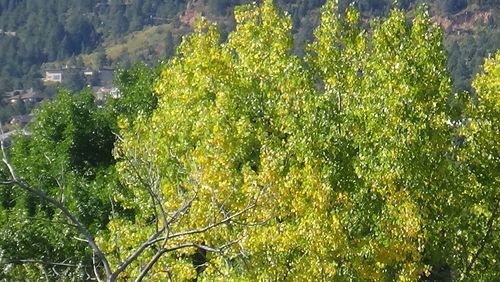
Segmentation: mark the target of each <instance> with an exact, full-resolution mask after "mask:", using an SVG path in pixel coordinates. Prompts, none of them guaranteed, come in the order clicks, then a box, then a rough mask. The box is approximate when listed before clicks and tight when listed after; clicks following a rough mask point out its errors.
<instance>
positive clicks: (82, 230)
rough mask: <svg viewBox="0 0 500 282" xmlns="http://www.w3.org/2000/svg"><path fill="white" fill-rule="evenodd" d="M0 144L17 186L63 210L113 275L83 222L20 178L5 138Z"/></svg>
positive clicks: (107, 273) (105, 268)
mask: <svg viewBox="0 0 500 282" xmlns="http://www.w3.org/2000/svg"><path fill="white" fill-rule="evenodd" d="M0 131H1V133H2V134H3V128H2V126H1V125H0ZM0 145H1V149H2V154H3V162H4V164H5V165H6V166H7V169H8V170H9V174H10V178H11V181H12V183H13V184H16V185H17V186H19V187H21V188H22V189H24V190H26V191H28V192H29V193H31V194H33V195H35V196H37V197H39V198H41V199H42V200H44V201H46V202H48V203H50V204H51V205H53V206H54V207H56V208H58V209H59V210H61V212H62V213H63V214H64V215H65V216H66V217H67V218H68V219H69V221H70V222H71V223H72V224H73V225H75V227H76V229H77V230H78V231H79V232H80V233H81V234H82V235H83V236H84V237H85V238H86V239H87V242H88V244H89V245H90V247H91V248H92V249H93V251H94V252H95V253H96V255H97V256H98V257H99V259H100V260H101V262H102V264H103V266H104V270H105V272H106V276H108V277H109V276H111V268H110V266H109V263H108V260H107V259H106V256H105V255H104V254H103V253H102V251H101V249H100V248H99V246H98V245H97V244H96V243H95V241H94V238H93V237H92V236H91V235H90V233H89V231H88V230H87V228H85V226H83V224H81V223H80V221H79V220H78V219H77V218H76V217H75V216H74V215H73V214H72V213H71V212H70V211H69V210H68V209H67V208H66V207H65V206H64V205H63V204H62V203H60V202H59V201H57V200H54V199H53V198H52V197H50V196H49V195H47V194H46V193H45V192H44V191H42V190H38V189H34V188H33V187H31V186H30V185H28V184H27V183H25V182H24V181H22V180H20V179H18V178H17V176H16V173H15V171H14V168H13V167H12V165H11V164H10V162H9V159H8V157H7V153H6V151H5V146H4V140H3V138H2V139H1V140H0Z"/></svg>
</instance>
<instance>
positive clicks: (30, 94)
mask: <svg viewBox="0 0 500 282" xmlns="http://www.w3.org/2000/svg"><path fill="white" fill-rule="evenodd" d="M45 98H47V97H45V95H43V94H42V93H40V92H38V91H33V88H30V89H28V90H26V91H25V93H23V94H21V96H20V100H21V101H23V102H24V103H40V102H41V101H43V100H44V99H45Z"/></svg>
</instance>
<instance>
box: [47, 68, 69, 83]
mask: <svg viewBox="0 0 500 282" xmlns="http://www.w3.org/2000/svg"><path fill="white" fill-rule="evenodd" d="M63 73H64V71H63V70H62V69H54V70H45V77H44V79H43V81H44V82H59V83H62V80H63Z"/></svg>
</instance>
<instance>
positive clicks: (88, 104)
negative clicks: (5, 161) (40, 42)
mask: <svg viewBox="0 0 500 282" xmlns="http://www.w3.org/2000/svg"><path fill="white" fill-rule="evenodd" d="M113 3H114V4H116V3H115V2H113ZM374 3H375V2H374ZM377 3H378V2H377ZM311 5H314V3H312V4H311ZM117 9H118V7H117ZM120 9H121V8H120ZM234 15H235V20H236V29H235V31H233V32H231V33H230V34H229V35H228V38H227V41H225V42H223V40H221V35H220V32H219V31H218V30H217V28H216V27H215V26H214V25H211V24H209V23H207V22H206V21H204V20H202V19H199V20H198V21H197V23H196V28H195V31H194V33H193V34H192V35H190V36H189V37H186V38H185V39H184V40H183V42H182V43H181V45H180V47H179V48H178V50H177V51H176V55H175V56H174V57H173V58H172V59H171V60H170V61H169V62H167V63H166V64H164V65H163V66H161V67H160V68H159V69H150V68H148V67H146V66H144V65H136V66H134V67H133V68H132V69H129V70H124V71H122V72H120V74H119V75H118V82H117V83H118V86H119V88H120V91H121V93H122V97H121V98H120V99H117V100H113V101H111V102H110V104H109V105H107V106H106V107H105V108H102V109H101V108H98V107H96V106H95V105H94V103H93V100H92V98H91V95H90V94H89V93H83V94H80V95H79V96H71V95H69V94H68V93H66V94H65V93H62V94H60V95H59V97H58V98H57V100H55V101H54V102H53V103H49V104H46V105H45V106H44V107H42V109H41V110H40V112H39V113H38V114H37V120H36V123H35V125H34V126H33V128H32V131H33V134H32V135H31V136H30V137H28V138H19V139H17V140H16V141H15V143H14V147H13V148H12V152H11V154H12V158H13V163H14V165H15V166H16V168H18V170H19V174H20V175H21V176H22V177H23V178H25V179H26V180H27V181H28V182H29V183H31V184H32V185H33V186H35V187H41V188H43V189H44V190H45V191H47V192H48V193H50V195H52V196H53V197H57V198H58V199H61V201H64V203H65V204H66V205H67V206H68V207H69V208H70V210H71V211H72V212H74V213H75V214H77V215H78V218H79V219H80V220H81V221H82V222H83V223H84V224H85V225H86V226H88V227H89V229H90V230H91V231H92V232H93V233H94V234H95V233H97V239H96V241H97V243H98V244H99V246H100V247H101V248H102V250H103V251H104V253H105V254H106V255H107V257H108V260H109V262H110V264H111V266H112V268H113V269H116V268H117V267H118V266H119V263H120V262H121V261H122V260H123V258H125V257H128V256H129V255H131V254H133V253H134V251H135V250H136V249H137V247H138V246H140V245H141V244H143V243H144V242H146V241H147V240H148V238H150V236H151V234H155V232H156V231H157V230H158V228H159V226H162V224H165V222H166V221H167V219H166V218H161V217H160V216H159V214H161V213H165V214H167V215H169V216H173V217H172V218H173V219H172V221H171V222H169V224H168V225H167V226H168V230H166V234H167V235H166V236H167V239H166V240H165V241H164V243H163V245H157V244H153V243H152V244H151V245H152V246H153V247H151V248H148V249H147V250H146V251H145V252H144V253H142V254H141V255H140V256H138V257H137V258H136V259H135V260H133V261H132V262H131V264H130V266H129V267H128V268H126V269H125V271H124V272H123V273H122V275H121V277H120V278H121V279H124V280H127V279H131V278H133V277H136V276H137V275H139V273H140V272H141V271H142V270H143V269H145V268H144V266H145V265H146V264H147V263H148V262H149V261H150V260H151V259H154V257H153V256H154V254H155V252H156V248H158V250H162V249H163V250H170V251H168V252H167V251H166V252H165V253H164V254H163V255H162V256H160V257H158V260H157V261H155V264H154V266H153V268H152V270H151V271H150V272H149V276H148V279H150V280H166V279H170V280H174V281H182V280H194V279H199V280H205V281H213V280H217V279H224V280H234V281H253V280H279V281H281V280H285V281H288V280H292V281H295V280H299V281H302V280H304V281H310V280H314V281H315V280H333V281H425V280H431V281H436V280H440V281H452V280H463V281H491V280H494V279H495V278H496V277H495V276H497V275H498V272H499V269H498V258H497V255H496V251H497V250H498V248H499V247H500V246H499V243H500V241H499V240H498V238H500V236H498V235H499V234H498V230H499V227H500V226H499V212H498V206H499V196H500V195H499V192H500V191H499V189H498V187H499V183H498V181H499V178H498V170H499V169H498V145H497V143H498V141H497V140H499V137H500V136H498V133H499V132H500V130H499V124H498V122H499V121H498V117H499V116H500V113H499V112H498V109H499V108H500V104H499V101H500V97H499V93H500V84H499V83H500V53H497V55H496V57H495V58H491V59H488V60H486V62H485V65H484V73H482V74H480V75H478V76H477V78H476V80H475V81H474V83H473V87H474V89H475V93H476V95H477V101H474V100H472V99H470V98H469V97H470V95H469V93H466V92H464V93H459V94H456V95H453V92H452V81H451V78H450V74H449V72H448V70H447V53H446V52H445V49H444V44H443V32H442V31H441V29H439V28H437V27H436V26H435V25H433V24H432V23H431V20H430V16H429V14H428V12H427V9H426V8H425V7H420V8H418V9H417V12H416V13H415V15H414V17H413V18H412V19H411V21H409V20H408V19H407V16H406V15H405V13H404V12H403V11H402V10H399V9H396V8H395V9H392V10H391V11H390V12H389V14H388V16H387V17H386V18H381V19H376V20H372V21H370V23H369V24H370V28H369V30H370V32H367V31H366V30H365V28H364V25H363V20H362V16H361V13H360V12H359V11H358V10H357V9H356V8H355V6H354V5H349V6H348V7H346V8H345V9H344V7H341V8H339V7H338V5H337V1H334V0H331V1H327V2H326V4H325V5H324V6H323V8H322V10H321V24H320V25H319V27H318V28H317V29H316V30H315V32H314V37H315V40H314V42H313V43H311V44H310V45H309V46H308V47H307V49H306V51H305V56H304V58H303V59H302V58H299V57H298V56H296V55H294V54H293V53H292V48H294V42H293V30H292V22H293V18H292V16H288V15H287V14H286V13H283V12H281V11H279V10H278V9H277V8H276V7H275V6H274V5H273V3H272V1H271V0H265V1H264V2H263V4H261V5H257V4H249V5H243V6H240V7H238V8H237V9H236V10H235V12H234ZM453 96H454V97H453ZM452 98H454V99H452ZM115 123H116V125H117V126H118V128H119V129H118V130H119V132H118V135H119V136H120V137H119V140H118V141H117V143H116V144H115V147H114V149H113V153H114V159H113V158H112V156H111V148H112V146H113V142H114V137H113V135H112V132H111V128H114V127H115ZM115 160H116V163H115ZM115 170H116V171H115ZM6 189H7V190H6ZM6 189H5V188H3V190H2V191H1V192H2V193H1V194H0V195H2V209H1V210H0V220H1V222H2V224H5V225H3V226H10V225H13V226H14V227H15V228H13V229H12V230H14V232H17V233H19V232H21V230H23V228H26V226H25V225H23V223H25V222H26V221H23V222H15V219H16V218H20V219H25V218H37V219H38V218H43V219H47V220H48V221H49V222H50V223H54V222H55V220H59V219H60V215H59V213H58V211H57V210H54V209H53V207H50V206H48V205H44V204H41V203H39V202H38V200H37V199H34V198H33V197H30V195H25V194H23V193H21V192H17V191H18V190H17V188H16V187H7V188H6ZM108 201H109V202H108ZM107 203H111V204H112V207H113V208H114V207H115V206H116V209H112V211H111V215H110V216H109V217H108V214H109V213H110V209H111V208H112V207H110V206H109V205H108V204H107ZM253 203H256V205H255V206H253ZM182 207H185V208H184V209H183V208H182ZM249 207H250V208H249ZM158 208H160V209H161V210H159V209H158ZM175 211H178V212H177V213H176V212H175ZM238 211H244V212H242V213H241V214H240V215H239V216H238V217H235V218H232V219H231V220H230V221H228V222H226V223H225V224H221V225H217V226H215V227H214V228H210V229H204V228H205V227H206V226H211V224H214V223H216V222H220V221H221V220H224V219H225V218H228V217H229V216H230V215H232V214H235V213H238ZM104 225H106V226H104ZM29 227H30V228H32V229H29V232H28V233H27V234H22V235H23V236H20V235H19V236H18V237H19V238H20V239H19V240H18V241H15V240H14V239H11V240H6V241H4V242H2V244H3V245H0V246H2V248H5V249H7V248H8V246H12V244H18V245H20V246H23V248H22V251H23V252H21V254H23V255H25V256H32V257H38V256H39V257H42V256H43V257H45V256H46V253H49V254H50V256H48V257H50V258H51V260H58V261H60V260H61V259H60V258H61V256H63V255H64V254H65V253H67V252H72V251H73V253H74V254H78V257H76V255H75V256H68V257H71V258H79V259H80V262H81V264H80V265H83V267H81V268H77V270H76V272H74V274H68V275H70V276H73V277H78V275H79V274H77V273H83V272H85V271H86V268H85V265H88V263H87V261H88V260H89V254H88V251H87V250H86V249H85V248H84V247H82V248H79V247H78V245H74V244H73V245H71V246H73V247H69V245H68V244H70V242H68V241H69V239H68V236H62V235H60V234H62V233H64V232H66V233H65V234H66V235H67V234H72V233H71V232H73V231H70V229H69V228H64V227H61V226H57V228H54V229H51V228H49V226H47V225H40V227H39V225H35V224H29ZM7 228H8V227H7ZM7 228H2V229H1V230H0V235H1V236H2V239H3V238H8V236H9V235H10V234H11V233H9V232H11V229H7ZM58 228H61V229H58ZM54 230H57V232H55V231H54ZM193 230H205V231H200V232H191V233H190V232H189V231H193ZM186 232H187V233H186ZM40 234H43V235H40ZM172 234H184V235H183V236H175V237H174V236H173V237H170V238H169V237H168V236H171V235H172ZM59 236H61V237H59ZM14 238H15V237H14ZM43 240H48V242H46V243H47V244H54V245H57V246H59V245H58V244H59V243H60V244H61V245H60V248H57V246H55V247H53V248H51V249H47V250H39V251H37V250H34V249H32V248H31V246H27V244H28V242H30V241H35V242H39V241H43ZM19 242H20V243H19ZM191 243H194V244H201V245H206V246H223V248H221V249H220V251H218V252H213V253H210V252H205V251H202V250H200V248H199V247H198V248H196V246H195V245H194V244H191ZM184 244H188V246H192V247H189V248H176V246H183V245H184ZM190 244H191V245H190ZM75 246H76V247H75ZM52 249H53V250H55V251H54V252H51V251H50V250H52ZM0 250H3V249H0ZM59 251H60V252H59ZM4 253H5V254H8V256H10V257H9V258H8V259H10V260H14V259H18V258H17V257H13V256H14V254H13V253H11V252H10V253H9V252H6V251H3V252H1V254H2V256H5V255H4ZM160 254H161V253H160ZM2 259H3V257H2ZM153 261H154V260H153ZM12 265H13V263H11V264H9V266H10V267H12ZM40 267H41V266H40V265H33V266H32V267H31V268H26V270H23V269H22V268H20V267H15V266H14V267H12V268H10V269H12V270H11V272H10V273H6V274H4V273H2V275H10V276H5V277H7V279H8V278H10V277H19V276H20V275H22V273H23V271H25V272H26V273H27V274H28V275H31V276H29V277H35V275H39V273H40V272H41V271H43V270H45V269H41V268H40ZM9 271H10V270H9ZM50 275H54V274H52V273H51V274H50Z"/></svg>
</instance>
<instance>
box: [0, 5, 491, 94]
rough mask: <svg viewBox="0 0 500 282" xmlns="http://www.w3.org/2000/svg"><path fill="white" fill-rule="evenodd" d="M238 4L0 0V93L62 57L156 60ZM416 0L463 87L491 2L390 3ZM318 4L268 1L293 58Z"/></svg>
mask: <svg viewBox="0 0 500 282" xmlns="http://www.w3.org/2000/svg"><path fill="white" fill-rule="evenodd" d="M245 2H251V1H243V0H239V1H227V0H205V1H203V0H197V1H180V0H143V1H125V0H111V1H107V0H85V1H78V0H69V1H63V0H47V1H42V0H30V1H27V0H1V1H0V50H1V52H0V66H1V67H0V93H4V92H5V91H11V90H13V89H22V88H24V89H27V88H29V87H35V88H36V89H40V90H41V89H43V85H42V82H41V80H40V79H41V78H42V75H43V74H42V72H41V70H40V67H41V65H42V64H44V63H50V62H65V63H67V59H69V58H71V57H74V56H79V55H82V54H92V53H93V54H94V56H93V58H94V61H92V62H90V61H89V60H85V61H84V63H85V64H87V65H91V64H93V65H95V64H100V65H103V64H104V65H106V64H123V63H125V64H126V65H129V62H131V61H132V62H133V61H135V60H138V59H140V60H143V61H144V60H146V61H148V62H149V63H156V62H157V61H158V60H160V59H162V58H164V57H165V56H170V55H172V53H173V50H174V49H175V46H176V45H177V44H178V43H179V42H180V36H182V35H184V34H186V33H187V32H189V30H191V29H192V20H193V17H195V15H196V14H197V13H198V14H203V15H204V16H206V17H207V18H209V19H211V20H213V21H217V22H219V27H220V28H221V29H222V30H223V31H224V33H225V34H227V33H228V32H229V31H230V30H231V29H232V28H233V27H234V19H232V17H233V16H232V10H233V8H234V6H235V5H238V4H242V3H245ZM349 2H352V1H340V4H341V6H343V7H345V6H346V5H347V4H348V3H349ZM421 2H426V3H428V4H429V5H430V6H431V9H430V11H431V14H432V15H433V16H436V18H435V21H436V22H439V23H441V24H443V26H445V27H446V30H447V32H446V34H447V37H446V45H447V49H448V50H449V52H450V63H449V67H450V69H451V70H452V72H453V74H454V78H455V81H457V87H458V88H468V87H470V80H471V78H472V76H473V75H474V74H475V73H476V72H477V70H478V68H479V65H481V63H482V60H483V58H484V57H485V56H487V55H488V54H491V53H493V52H494V51H495V49H497V48H498V45H499V44H500V38H499V37H500V35H499V31H498V30H499V29H498V21H499V19H498V17H499V16H498V15H499V14H500V12H499V3H498V1H496V0H489V1H479V0H477V1H465V0H446V1H417V0H415V1H412V0H405V1H399V3H400V4H399V5H398V6H399V7H401V8H404V9H408V11H409V13H410V14H412V13H413V11H414V9H415V7H416V5H417V4H418V3H421ZM323 3H324V1H323V0H293V1H276V4H277V5H278V6H279V7H281V8H282V9H284V10H286V11H288V12H289V13H290V15H291V16H292V20H293V25H294V28H293V33H294V37H295V39H296V43H295V44H296V47H295V49H294V51H295V52H296V53H298V54H299V55H302V51H301V50H303V48H302V47H303V44H304V42H305V41H310V40H311V39H312V30H313V28H314V27H315V26H317V24H318V23H319V7H320V6H321V5H322V4H323ZM356 3H357V5H358V6H359V8H360V10H361V11H362V14H363V17H364V18H366V19H368V18H372V17H374V16H381V15H386V14H387V13H388V11H389V9H390V8H391V3H392V1H390V0H377V1H367V0H364V1H356ZM162 25H163V26H165V28H166V31H165V32H164V33H162V34H161V36H156V37H155V36H153V37H148V38H143V40H142V41H141V42H140V44H142V45H143V46H147V47H143V48H140V50H139V49H137V48H133V46H132V47H131V48H122V49H120V50H118V51H116V49H115V50H112V48H111V47H112V46H113V45H117V44H123V43H130V42H124V41H123V38H124V37H125V36H126V35H130V34H133V33H134V32H140V31H143V30H145V29H147V28H148V27H151V26H162ZM144 39H147V40H144ZM148 41H150V42H148ZM132 44H133V43H132ZM125 46H126V45H125ZM126 47H128V46H126ZM129 49H130V50H129ZM96 61H97V62H96ZM71 63H72V64H74V63H75V61H72V62H71Z"/></svg>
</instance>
